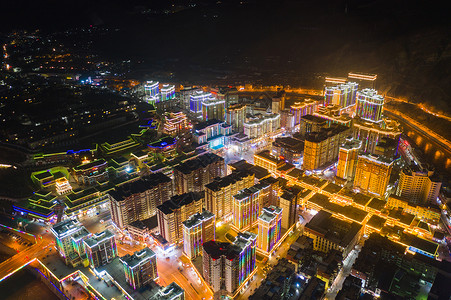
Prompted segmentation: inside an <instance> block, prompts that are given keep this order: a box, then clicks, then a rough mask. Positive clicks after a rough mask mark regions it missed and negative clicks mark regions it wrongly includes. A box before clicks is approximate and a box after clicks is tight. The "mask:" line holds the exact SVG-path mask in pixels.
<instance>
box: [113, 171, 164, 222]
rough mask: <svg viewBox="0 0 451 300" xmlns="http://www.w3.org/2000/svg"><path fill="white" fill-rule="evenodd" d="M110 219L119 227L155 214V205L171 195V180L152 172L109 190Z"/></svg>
mask: <svg viewBox="0 0 451 300" xmlns="http://www.w3.org/2000/svg"><path fill="white" fill-rule="evenodd" d="M109 196H110V211H111V219H112V220H113V222H114V224H116V226H117V227H119V228H121V229H122V228H125V227H126V226H127V225H128V224H130V223H132V222H135V221H138V220H139V221H142V220H145V219H148V218H150V217H152V216H154V215H155V214H156V210H157V206H158V205H160V204H162V203H163V202H164V201H167V200H169V199H170V197H171V196H172V180H171V178H169V177H168V176H166V175H164V174H163V173H154V174H150V175H147V176H144V177H142V178H141V179H139V180H137V181H133V182H130V183H126V184H123V185H121V186H118V187H116V188H115V190H114V191H111V192H109Z"/></svg>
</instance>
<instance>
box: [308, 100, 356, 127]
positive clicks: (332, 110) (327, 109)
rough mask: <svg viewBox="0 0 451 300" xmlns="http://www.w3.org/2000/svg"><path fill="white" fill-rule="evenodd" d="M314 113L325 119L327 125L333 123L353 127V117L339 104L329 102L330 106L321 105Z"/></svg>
mask: <svg viewBox="0 0 451 300" xmlns="http://www.w3.org/2000/svg"><path fill="white" fill-rule="evenodd" d="M313 115H314V116H315V117H320V118H321V119H324V120H325V121H326V126H327V127H329V126H331V125H332V124H339V125H343V126H346V127H352V123H353V118H351V116H350V115H349V113H347V112H344V111H343V109H342V108H341V107H340V106H338V105H333V104H329V106H320V107H319V108H318V111H317V112H314V113H313Z"/></svg>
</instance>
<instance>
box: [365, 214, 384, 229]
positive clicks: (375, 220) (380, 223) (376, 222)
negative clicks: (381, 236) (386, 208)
mask: <svg viewBox="0 0 451 300" xmlns="http://www.w3.org/2000/svg"><path fill="white" fill-rule="evenodd" d="M386 221H387V219H385V218H382V217H379V216H378V215H372V216H371V218H370V219H369V220H368V222H366V225H367V226H371V227H373V228H375V229H378V230H381V229H382V227H384V224H385V222H386Z"/></svg>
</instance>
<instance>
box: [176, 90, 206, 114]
mask: <svg viewBox="0 0 451 300" xmlns="http://www.w3.org/2000/svg"><path fill="white" fill-rule="evenodd" d="M200 91H201V89H200V88H196V87H184V88H182V89H181V90H180V102H181V105H182V107H183V108H184V109H185V110H188V111H189V110H190V100H191V95H195V94H196V93H197V92H200Z"/></svg>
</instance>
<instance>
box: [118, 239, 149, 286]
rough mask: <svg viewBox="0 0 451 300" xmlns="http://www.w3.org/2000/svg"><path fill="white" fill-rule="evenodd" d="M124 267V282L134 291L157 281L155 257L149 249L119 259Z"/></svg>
mask: <svg viewBox="0 0 451 300" xmlns="http://www.w3.org/2000/svg"><path fill="white" fill-rule="evenodd" d="M120 261H121V262H122V264H123V266H124V272H125V280H126V281H127V282H128V283H129V284H130V286H131V287H132V288H133V289H134V290H136V289H139V288H141V287H143V286H146V285H149V284H150V283H151V282H152V281H155V280H157V279H158V271H157V255H156V254H155V253H154V252H153V251H152V250H151V249H149V248H147V247H146V248H144V249H142V250H139V251H136V252H135V253H133V255H130V254H127V255H125V256H123V257H121V258H120Z"/></svg>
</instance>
